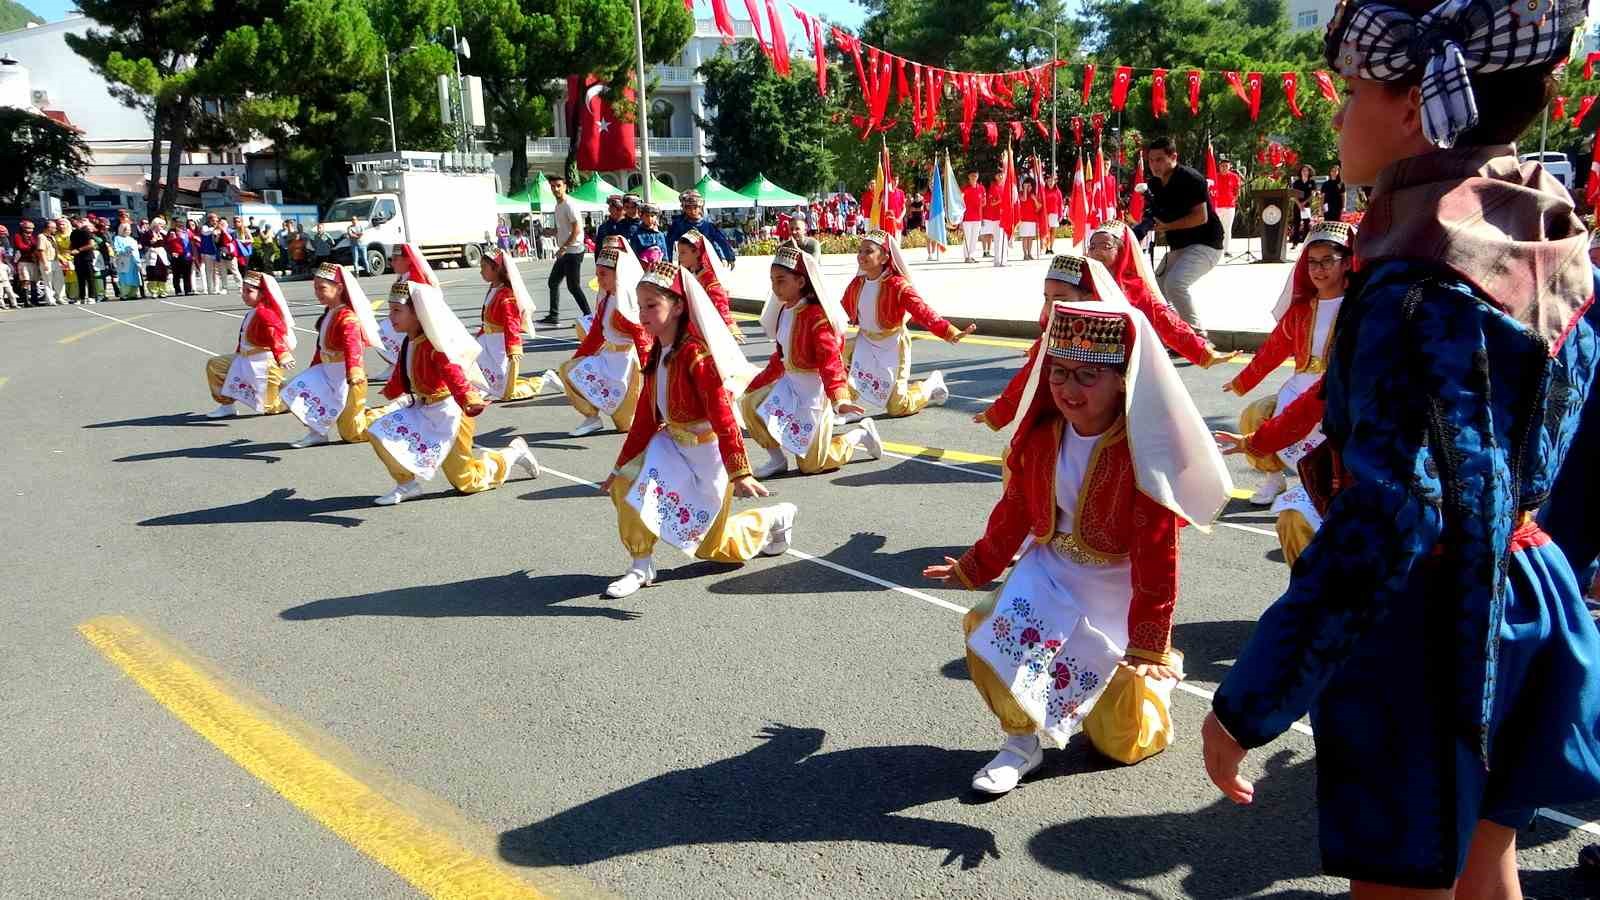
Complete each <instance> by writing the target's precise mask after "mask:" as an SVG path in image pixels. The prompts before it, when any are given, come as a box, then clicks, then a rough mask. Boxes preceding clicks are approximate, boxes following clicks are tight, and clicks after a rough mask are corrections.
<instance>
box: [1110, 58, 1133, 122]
mask: <svg viewBox="0 0 1600 900" xmlns="http://www.w3.org/2000/svg"><path fill="white" fill-rule="evenodd" d="M1132 84H1133V67H1131V66H1117V70H1116V72H1115V74H1113V75H1112V76H1111V108H1112V109H1113V110H1115V111H1117V112H1121V111H1122V107H1124V106H1126V105H1127V103H1128V87H1129V86H1130V85H1132Z"/></svg>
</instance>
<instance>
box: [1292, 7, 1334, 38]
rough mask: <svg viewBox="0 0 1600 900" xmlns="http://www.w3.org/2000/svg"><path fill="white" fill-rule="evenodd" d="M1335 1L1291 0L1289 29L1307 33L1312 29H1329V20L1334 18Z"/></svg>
mask: <svg viewBox="0 0 1600 900" xmlns="http://www.w3.org/2000/svg"><path fill="white" fill-rule="evenodd" d="M1335 5H1336V4H1335V3H1334V0H1289V7H1288V12H1289V28H1290V30H1291V31H1306V30H1309V29H1312V28H1318V29H1320V28H1327V27H1328V20H1329V19H1331V18H1333V8H1334V6H1335Z"/></svg>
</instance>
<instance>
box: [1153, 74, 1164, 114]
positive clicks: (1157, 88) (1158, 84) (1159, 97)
mask: <svg viewBox="0 0 1600 900" xmlns="http://www.w3.org/2000/svg"><path fill="white" fill-rule="evenodd" d="M1150 112H1151V113H1152V114H1154V115H1155V117H1156V118H1158V119H1159V118H1161V117H1163V116H1165V115H1166V114H1167V70H1166V69H1156V70H1155V71H1153V72H1151V73H1150Z"/></svg>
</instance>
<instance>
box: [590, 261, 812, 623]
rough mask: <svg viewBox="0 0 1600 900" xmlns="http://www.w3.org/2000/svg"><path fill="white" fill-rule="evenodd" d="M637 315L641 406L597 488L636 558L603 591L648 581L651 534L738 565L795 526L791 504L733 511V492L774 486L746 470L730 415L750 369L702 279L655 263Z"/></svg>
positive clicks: (761, 492) (771, 549) (781, 546)
mask: <svg viewBox="0 0 1600 900" xmlns="http://www.w3.org/2000/svg"><path fill="white" fill-rule="evenodd" d="M639 320H640V323H641V325H642V326H643V327H644V329H645V331H646V332H648V333H649V334H650V336H651V339H652V346H651V349H650V351H649V352H648V353H647V354H646V357H645V361H644V372H645V375H644V397H645V402H644V403H643V404H641V405H640V406H639V408H638V411H637V412H636V413H635V414H634V417H633V426H632V427H631V428H629V429H628V438H627V440H626V441H625V442H624V443H623V445H622V452H621V453H619V454H617V465H616V468H615V469H614V470H612V473H611V475H610V477H608V478H607V479H606V480H605V483H604V484H602V485H601V486H600V488H601V490H603V491H605V492H607V493H608V494H609V495H610V497H611V502H612V505H613V506H615V507H616V510H617V531H618V532H619V534H620V535H621V537H622V546H623V547H624V548H625V549H626V550H627V551H628V554H629V555H630V556H631V557H633V563H632V565H631V566H629V568H628V571H627V573H626V574H624V575H623V576H622V577H621V578H619V579H617V580H616V581H614V582H612V583H611V585H610V586H609V587H607V588H606V596H608V597H626V596H628V595H629V594H632V593H634V592H635V591H637V590H639V588H641V587H644V586H646V585H649V584H651V583H653V582H654V581H655V578H656V567H655V562H654V561H653V559H652V558H651V553H652V552H653V550H654V548H655V544H656V541H657V539H664V540H666V541H667V542H668V543H669V544H672V545H673V546H675V547H677V548H678V549H680V550H682V551H683V552H685V553H688V554H691V555H693V556H695V557H696V558H699V559H708V560H714V561H716V562H744V561H745V560H748V559H751V558H753V557H755V556H756V555H757V554H758V553H760V554H764V555H768V556H776V555H778V554H781V553H783V552H784V551H786V550H788V549H789V541H790V539H791V537H792V535H793V530H794V517H795V507H794V504H792V503H779V504H777V505H776V506H770V507H765V508H762V509H752V510H745V511H744V512H740V513H733V512H732V509H731V508H732V505H733V498H734V497H736V496H737V497H766V496H769V495H770V493H771V492H770V491H768V490H767V489H766V488H765V487H763V486H762V484H761V482H759V481H757V480H756V479H755V478H754V477H753V476H752V475H751V473H750V464H749V461H748V460H747V459H746V458H745V453H744V441H743V439H741V438H740V436H739V425H738V423H737V422H736V421H735V420H734V418H733V393H734V392H736V391H737V390H738V389H739V388H740V386H741V385H742V384H743V383H744V382H745V381H746V380H748V379H749V377H750V374H751V372H752V366H751V365H750V363H749V362H748V361H747V360H746V359H745V358H744V355H743V354H742V353H740V352H739V347H738V345H737V344H736V343H735V342H734V340H733V335H732V334H730V333H729V331H728V327H727V324H726V323H725V322H723V320H722V317H721V316H720V315H719V314H718V311H717V309H716V307H714V306H713V305H712V303H711V299H710V298H709V297H707V296H706V293H705V291H704V290H703V289H702V288H701V287H700V284H699V282H697V281H695V279H694V276H693V275H690V274H688V273H686V272H684V271H683V270H682V269H680V268H679V267H678V265H677V264H675V263H670V262H659V263H656V264H655V265H654V266H652V267H651V268H650V271H649V273H648V274H647V275H646V276H645V277H644V279H643V280H642V281H641V282H639Z"/></svg>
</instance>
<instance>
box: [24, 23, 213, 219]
mask: <svg viewBox="0 0 1600 900" xmlns="http://www.w3.org/2000/svg"><path fill="white" fill-rule="evenodd" d="M94 26H95V22H94V21H93V20H92V19H88V18H85V17H84V16H73V17H71V18H67V19H63V20H62V21H60V22H51V23H49V24H47V25H30V26H28V27H27V28H20V29H18V30H16V31H8V32H5V33H3V34H0V59H5V60H7V63H6V64H5V65H4V68H5V69H7V70H10V72H11V74H10V75H8V78H12V79H19V81H18V83H24V82H25V85H26V88H25V89H26V93H27V96H28V98H29V102H30V104H31V106H32V107H33V108H35V109H37V110H39V111H41V112H43V113H44V114H45V115H48V116H50V117H51V118H53V119H55V120H56V121H58V122H62V123H64V124H67V125H70V126H72V127H73V128H76V129H78V131H79V132H80V133H81V134H82V135H83V139H84V142H85V143H87V144H88V145H89V149H90V151H91V152H92V154H93V158H92V160H91V163H90V166H89V169H88V171H87V172H86V173H85V174H84V177H83V179H82V181H83V182H87V184H86V185H83V184H75V185H72V186H69V187H67V188H66V189H65V190H63V191H62V192H61V195H62V201H63V204H64V205H65V206H66V207H67V208H68V209H69V210H72V209H82V208H88V207H90V206H93V207H95V208H101V207H112V206H123V205H132V206H134V207H135V211H136V212H138V211H140V210H139V209H138V207H140V206H142V203H143V199H142V198H143V195H144V189H145V182H146V179H147V178H148V177H149V174H150V141H151V138H152V132H151V129H150V120H149V119H148V118H147V117H146V116H145V113H144V111H143V110H138V109H132V108H130V107H128V106H124V105H123V104H122V102H121V101H119V100H117V98H116V97H114V96H112V94H111V86H110V84H109V83H108V82H107V81H106V80H105V79H104V78H103V77H101V75H100V73H98V72H96V71H95V69H94V67H93V66H92V65H90V64H89V61H88V60H86V59H84V58H83V57H81V56H79V55H78V54H77V53H76V52H74V51H73V49H72V48H71V47H69V46H67V40H66V36H67V35H69V34H78V35H81V34H85V33H87V32H88V31H89V29H90V28H92V27H94ZM18 90H21V89H18ZM162 160H163V165H165V160H166V148H165V147H163V148H162ZM178 174H179V179H180V180H179V185H180V187H183V188H184V189H186V190H191V191H195V192H196V193H197V192H198V186H199V184H200V182H201V181H202V180H204V179H207V178H228V179H230V180H232V181H234V182H235V183H236V184H237V183H240V181H241V179H242V178H243V176H244V174H245V150H244V149H241V148H237V147H234V148H227V149H222V150H205V149H197V150H193V151H190V152H188V153H185V154H183V155H182V156H181V157H180V161H179V166H178ZM96 187H99V188H101V190H99V191H96V190H94V189H95V188H96ZM129 197H132V198H137V199H136V200H135V201H134V202H132V203H129V202H127V198H129Z"/></svg>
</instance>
